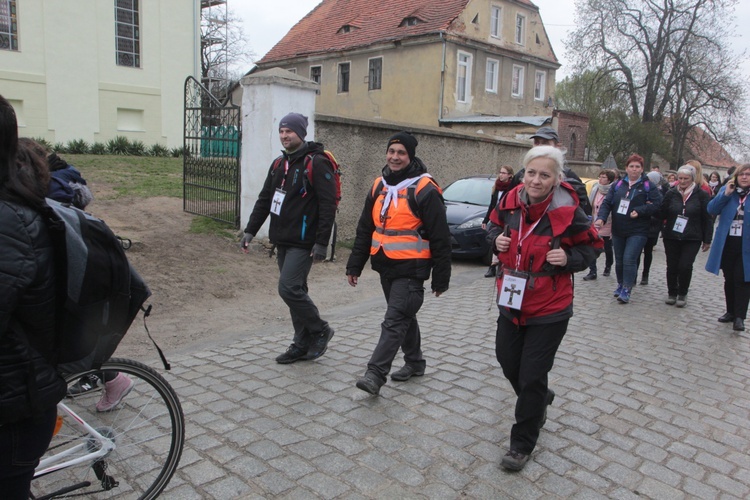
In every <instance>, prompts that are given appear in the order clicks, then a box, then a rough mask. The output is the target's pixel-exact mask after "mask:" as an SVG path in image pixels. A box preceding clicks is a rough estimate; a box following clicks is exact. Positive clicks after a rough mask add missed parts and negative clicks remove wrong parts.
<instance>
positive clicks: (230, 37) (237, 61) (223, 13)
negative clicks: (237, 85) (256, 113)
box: [201, 2, 255, 100]
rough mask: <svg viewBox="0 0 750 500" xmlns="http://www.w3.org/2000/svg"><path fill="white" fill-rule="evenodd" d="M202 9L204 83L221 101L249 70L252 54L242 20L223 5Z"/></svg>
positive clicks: (222, 3) (202, 77) (210, 5)
mask: <svg viewBox="0 0 750 500" xmlns="http://www.w3.org/2000/svg"><path fill="white" fill-rule="evenodd" d="M206 3H207V5H209V6H208V7H205V8H203V9H201V80H202V83H203V85H204V86H206V87H207V88H208V89H209V90H210V91H211V93H212V94H213V95H214V96H216V97H217V98H218V99H219V100H224V99H225V98H226V93H227V91H228V89H229V87H230V86H231V84H232V83H233V81H234V80H236V79H237V76H238V75H241V74H242V69H243V68H244V66H248V65H249V64H250V61H251V60H252V59H253V57H254V56H255V54H254V53H253V52H252V51H251V50H250V47H249V44H248V41H247V38H246V36H245V32H244V30H243V29H242V24H241V20H240V19H239V18H238V17H237V16H236V14H235V13H234V12H233V11H232V10H230V9H227V8H226V5H225V3H224V2H215V3H216V4H218V5H213V3H212V2H206Z"/></svg>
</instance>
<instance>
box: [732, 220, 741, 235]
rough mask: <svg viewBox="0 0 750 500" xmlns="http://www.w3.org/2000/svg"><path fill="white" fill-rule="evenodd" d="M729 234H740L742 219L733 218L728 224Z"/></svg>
mask: <svg viewBox="0 0 750 500" xmlns="http://www.w3.org/2000/svg"><path fill="white" fill-rule="evenodd" d="M729 236H742V221H741V220H733V221H732V224H731V225H730V226H729Z"/></svg>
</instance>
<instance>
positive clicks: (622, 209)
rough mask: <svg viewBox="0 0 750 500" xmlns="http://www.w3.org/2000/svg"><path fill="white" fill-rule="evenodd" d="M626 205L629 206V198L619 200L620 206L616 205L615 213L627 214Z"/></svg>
mask: <svg viewBox="0 0 750 500" xmlns="http://www.w3.org/2000/svg"><path fill="white" fill-rule="evenodd" d="M628 207H630V200H620V206H619V207H617V213H618V214H620V215H628Z"/></svg>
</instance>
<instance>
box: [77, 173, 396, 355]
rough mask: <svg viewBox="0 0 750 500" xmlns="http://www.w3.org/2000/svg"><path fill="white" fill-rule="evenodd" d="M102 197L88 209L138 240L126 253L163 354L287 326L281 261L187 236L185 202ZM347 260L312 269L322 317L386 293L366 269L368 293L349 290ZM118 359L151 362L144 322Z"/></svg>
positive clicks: (218, 240)
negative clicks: (147, 293) (146, 295)
mask: <svg viewBox="0 0 750 500" xmlns="http://www.w3.org/2000/svg"><path fill="white" fill-rule="evenodd" d="M100 187H101V186H100ZM104 198H106V197H105V196H101V197H99V198H98V199H96V200H95V201H94V202H93V203H92V204H91V205H90V206H89V207H88V210H89V211H90V212H91V213H93V214H94V215H96V216H98V217H100V218H102V219H104V220H105V221H106V222H107V224H108V225H109V226H110V227H111V228H112V229H113V231H115V233H116V234H118V235H120V236H122V237H126V238H130V239H131V240H132V241H133V246H132V248H131V249H130V250H128V252H127V254H128V257H129V259H130V261H131V263H132V264H133V266H134V267H135V268H136V269H137V270H138V272H139V273H140V274H141V275H142V276H143V277H144V278H145V279H146V282H147V283H148V284H149V287H150V288H151V290H152V292H153V296H152V298H151V299H149V303H151V304H152V305H153V313H152V315H151V316H150V317H149V319H148V323H147V324H148V328H149V330H150V331H151V333H152V335H153V336H154V338H155V339H156V340H157V342H158V343H159V345H160V347H161V348H162V349H164V350H165V351H167V352H169V351H170V350H174V349H176V348H178V347H184V346H186V345H189V344H191V343H194V342H205V341H210V339H211V338H215V337H217V336H221V335H222V334H224V333H226V332H229V331H233V332H237V331H241V330H242V328H243V326H242V325H248V326H247V329H248V330H250V329H257V328H258V327H261V326H262V325H268V324H270V323H274V322H278V321H286V322H288V315H289V313H288V310H287V308H286V306H285V305H284V304H283V302H282V301H281V299H279V297H278V295H277V292H276V283H277V280H278V268H277V265H276V261H275V260H274V259H271V258H269V256H268V252H267V251H266V250H265V249H264V248H263V247H262V246H261V245H254V251H252V252H251V253H250V254H248V255H245V254H244V253H242V252H241V251H240V250H239V248H238V246H237V244H236V243H235V242H234V241H231V240H229V239H226V238H222V237H219V236H213V235H201V234H192V233H190V232H189V231H188V229H189V227H190V222H191V220H192V218H193V217H194V216H192V215H190V214H187V213H185V212H183V211H182V200H180V199H176V198H166V197H165V198H146V199H143V198H137V199H128V198H118V199H104ZM348 256H349V251H348V250H347V249H343V248H342V249H340V250H337V259H336V261H335V262H325V263H322V264H316V265H315V266H313V270H312V272H311V273H310V279H309V285H310V294H311V296H312V297H313V300H314V301H315V303H316V305H317V306H318V307H319V308H320V310H321V312H322V313H325V311H327V310H330V309H331V308H335V307H336V306H338V305H340V304H346V303H351V302H354V301H358V300H366V299H369V298H372V297H378V296H380V295H381V293H382V292H381V291H380V287H379V285H378V281H377V275H376V274H375V273H373V272H372V271H371V270H370V269H369V265H368V266H367V269H366V272H365V273H364V274H363V278H367V279H366V283H367V284H368V286H358V287H356V288H352V287H350V286H349V285H348V284H347V283H346V277H345V269H346V268H345V265H346V260H347V258H348ZM324 316H325V314H324ZM290 326H291V325H290ZM116 355H123V356H132V357H136V358H144V357H145V358H146V359H152V358H153V356H154V354H153V347H152V346H151V343H150V342H149V341H148V338H147V336H146V334H145V331H144V329H143V326H142V321H141V319H140V317H139V319H137V320H136V323H135V324H134V326H133V327H132V328H131V331H130V332H129V333H128V335H127V336H126V337H125V339H124V340H123V342H122V343H121V344H120V347H119V348H118V351H117V353H116Z"/></svg>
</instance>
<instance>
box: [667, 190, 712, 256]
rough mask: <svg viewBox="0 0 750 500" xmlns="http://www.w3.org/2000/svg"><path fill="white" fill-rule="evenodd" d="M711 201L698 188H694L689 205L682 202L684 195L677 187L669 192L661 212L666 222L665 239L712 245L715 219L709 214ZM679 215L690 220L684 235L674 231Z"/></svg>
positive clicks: (708, 196)
mask: <svg viewBox="0 0 750 500" xmlns="http://www.w3.org/2000/svg"><path fill="white" fill-rule="evenodd" d="M709 201H711V196H710V195H709V194H708V193H706V192H705V191H703V190H702V189H701V188H699V187H697V186H696V187H694V188H693V192H692V194H691V195H690V197H689V198H688V199H687V203H684V202H683V201H682V193H680V191H679V190H678V189H677V186H675V187H673V188H672V189H670V190H669V191H667V194H666V195H665V196H664V201H663V202H662V204H661V210H660V215H661V218H662V219H664V220H666V223H665V224H664V230H663V235H664V239H665V240H682V241H696V240H697V241H700V242H702V243H708V244H710V243H711V239H712V238H713V235H714V219H713V217H712V216H711V215H710V214H709V213H708V202H709ZM678 215H684V216H685V217H687V219H688V220H687V224H686V225H685V230H684V231H683V232H682V233H678V232H677V231H675V230H674V224H675V222H676V221H677V216H678Z"/></svg>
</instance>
